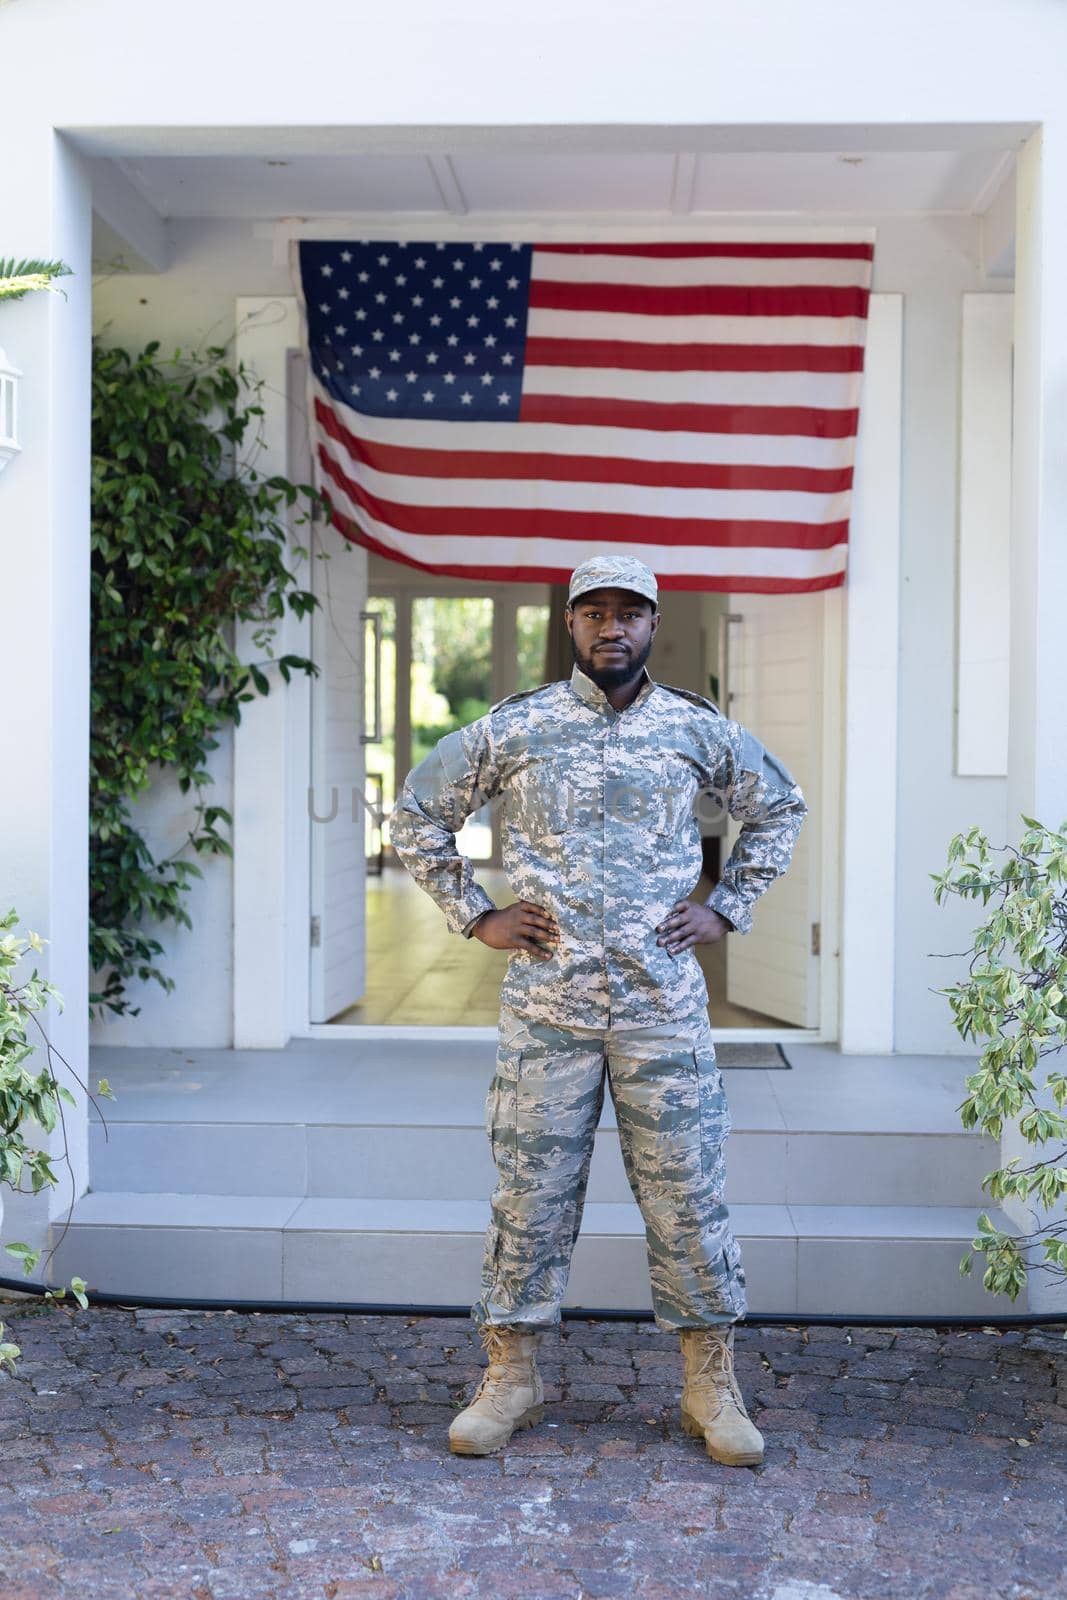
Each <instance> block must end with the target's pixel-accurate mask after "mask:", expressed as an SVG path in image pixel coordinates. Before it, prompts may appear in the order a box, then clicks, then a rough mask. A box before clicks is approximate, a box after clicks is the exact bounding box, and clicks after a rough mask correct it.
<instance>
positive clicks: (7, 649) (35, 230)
mask: <svg viewBox="0 0 1067 1600" xmlns="http://www.w3.org/2000/svg"><path fill="white" fill-rule="evenodd" d="M17 143H18V154H17V159H16V158H15V155H14V153H12V155H11V158H10V159H9V160H7V161H6V162H5V163H4V173H3V179H2V197H0V214H2V215H3V219H4V253H5V254H7V255H12V256H15V257H16V258H19V259H21V258H36V259H41V260H51V259H61V260H63V261H65V262H66V263H67V265H68V266H70V267H71V268H72V269H73V276H71V277H64V278H60V279H58V280H57V282H58V285H59V287H60V288H62V289H63V290H64V294H65V297H64V295H59V294H51V293H49V292H47V291H45V290H42V291H40V292H35V293H33V294H29V295H26V296H25V297H24V298H23V299H22V300H14V301H5V302H4V304H3V307H2V310H0V324H2V343H3V345H4V348H5V350H6V351H7V353H8V355H9V356H10V358H11V360H12V361H13V363H14V364H15V366H17V367H20V368H21V369H22V372H23V374H24V376H23V378H22V381H21V395H20V400H21V403H20V407H19V409H20V413H21V423H20V434H21V441H22V451H21V454H19V455H17V456H15V458H14V459H13V460H12V461H11V462H10V463H9V464H8V466H7V467H6V468H5V470H4V472H3V473H2V474H0V671H2V672H3V678H4V686H5V693H4V762H3V767H4V773H3V781H2V782H0V903H2V905H3V909H4V910H5V911H6V910H7V909H8V908H9V907H10V906H15V907H16V908H17V910H18V911H19V913H20V916H21V919H22V928H21V929H20V930H19V931H20V932H25V930H26V929H28V928H33V929H34V930H36V932H38V933H39V934H40V935H41V937H42V938H45V939H48V940H49V941H50V942H49V944H48V945H47V946H46V949H45V953H44V956H43V957H39V958H37V966H38V967H39V969H40V970H41V971H42V972H43V974H44V975H45V976H47V977H49V978H50V979H51V980H52V982H53V983H55V984H56V985H57V986H58V987H59V989H60V990H61V991H62V994H63V997H64V1000H65V1002H66V1007H65V1010H64V1011H63V1013H62V1014H58V1013H57V1012H56V1011H55V1010H54V1008H50V1010H49V1012H48V1014H47V1016H46V1018H45V1019H44V1020H45V1023H46V1026H47V1029H48V1032H49V1034H50V1036H51V1038H52V1040H53V1042H54V1044H55V1045H56V1046H57V1048H58V1049H60V1050H61V1051H62V1053H63V1055H64V1056H66V1058H67V1059H68V1060H69V1061H70V1063H71V1065H72V1066H73V1067H74V1069H75V1070H76V1071H77V1072H78V1074H79V1076H80V1077H81V1078H82V1079H83V1080H84V1081H86V1082H87V1083H88V1084H89V1086H90V1088H95V1080H94V1079H93V1078H92V1077H91V1076H90V1074H89V1067H88V1019H87V1009H88V955H87V939H88V896H87V882H88V880H87V854H88V822H87V799H86V790H87V770H88V750H89V745H88V738H89V433H90V414H91V394H90V380H91V309H92V294H91V280H90V262H91V238H92V209H91V208H92V201H91V192H90V185H89V178H88V173H87V170H86V168H85V166H84V163H83V161H82V158H81V157H80V156H79V155H78V154H77V153H76V152H75V151H74V150H73V149H72V147H71V146H69V145H68V144H67V143H66V142H65V141H64V140H63V139H62V138H60V137H58V136H57V135H56V134H55V132H54V130H53V129H52V128H51V127H50V126H48V125H36V126H35V125H32V124H31V125H30V126H26V125H25V124H20V126H19V130H18V141H17ZM55 1070H56V1075H57V1077H58V1078H59V1081H60V1082H61V1083H64V1084H66V1086H67V1087H68V1088H69V1089H70V1090H71V1092H72V1093H73V1094H74V1095H75V1096H76V1098H77V1101H78V1105H77V1109H74V1108H72V1107H71V1106H69V1105H67V1104H65V1103H64V1106H63V1116H64V1120H65V1123H66V1133H67V1140H68V1144H69V1149H70V1157H71V1162H72V1165H73V1184H74V1187H73V1190H72V1187H71V1173H70V1170H69V1169H67V1168H65V1167H62V1166H60V1165H59V1164H58V1162H57V1161H55V1160H53V1163H52V1165H53V1167H54V1168H55V1170H56V1172H57V1174H58V1176H59V1183H58V1185H57V1186H56V1187H55V1188H46V1189H45V1190H43V1191H42V1192H41V1194H40V1195H38V1196H35V1197H33V1198H32V1199H28V1200H22V1199H19V1198H16V1197H14V1196H13V1195H12V1194H11V1191H10V1190H7V1191H5V1196H4V1198H5V1202H6V1209H7V1216H6V1218H5V1222H4V1229H3V1238H4V1240H5V1242H6V1241H10V1240H12V1239H20V1240H23V1241H25V1242H26V1243H27V1244H30V1245H33V1246H35V1247H36V1246H39V1245H40V1244H42V1243H43V1242H44V1230H45V1228H46V1226H47V1221H48V1218H49V1216H52V1217H59V1216H62V1215H64V1214H65V1213H66V1210H67V1207H68V1206H69V1204H70V1202H71V1199H72V1198H73V1197H74V1195H76V1194H80V1193H81V1192H82V1191H83V1190H84V1188H85V1185H86V1180H87V1144H88V1116H87V1104H86V1101H85V1097H84V1095H83V1093H82V1091H81V1090H79V1089H78V1087H77V1084H76V1082H75V1081H74V1079H73V1078H72V1077H71V1076H70V1074H69V1073H67V1072H66V1070H65V1069H64V1068H63V1067H61V1066H60V1065H59V1064H58V1063H56V1066H55ZM104 1105H105V1114H106V1102H105V1103H104ZM62 1147H63V1146H62V1135H61V1132H60V1129H59V1128H57V1129H56V1131H55V1133H54V1134H53V1135H52V1136H51V1138H50V1140H49V1148H50V1150H51V1152H52V1153H53V1155H58V1154H59V1153H60V1152H61V1151H62ZM0 1273H3V1274H4V1275H7V1276H11V1277H15V1276H17V1275H18V1273H17V1270H16V1265H15V1263H14V1261H13V1258H12V1257H10V1256H7V1255H2V1256H0Z"/></svg>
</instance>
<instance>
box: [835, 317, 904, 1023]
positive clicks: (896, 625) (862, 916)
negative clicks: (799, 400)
mask: <svg viewBox="0 0 1067 1600" xmlns="http://www.w3.org/2000/svg"><path fill="white" fill-rule="evenodd" d="M903 325H904V321H903V297H902V296H901V295H898V294H872V296H871V303H870V316H869V319H868V326H867V358H866V370H865V373H864V380H863V394H862V397H861V400H860V428H859V438H858V440H857V448H856V491H855V497H854V500H853V506H852V525H851V528H850V530H849V555H848V573H847V576H846V578H845V607H846V639H845V662H844V666H845V714H844V728H843V744H844V757H843V761H844V775H843V784H842V801H843V822H842V829H841V939H840V947H841V973H840V984H841V987H840V1008H841V1012H840V1032H839V1035H838V1037H839V1039H840V1044H841V1049H842V1050H843V1051H846V1052H848V1053H850V1054H851V1053H856V1054H859V1053H862V1052H867V1053H875V1054H878V1053H888V1052H890V1051H891V1050H892V1049H893V1007H894V960H895V954H894V952H895V942H896V865H895V851H894V848H893V845H894V841H895V840H896V838H897V697H898V690H899V673H900V484H901V456H900V450H901V373H902V361H903V347H902V338H903ZM824 948H825V949H826V950H827V954H828V956H829V955H830V953H831V951H830V947H829V946H825V947H824ZM825 1023H826V1018H825V1017H824V1018H823V1025H824V1026H825Z"/></svg>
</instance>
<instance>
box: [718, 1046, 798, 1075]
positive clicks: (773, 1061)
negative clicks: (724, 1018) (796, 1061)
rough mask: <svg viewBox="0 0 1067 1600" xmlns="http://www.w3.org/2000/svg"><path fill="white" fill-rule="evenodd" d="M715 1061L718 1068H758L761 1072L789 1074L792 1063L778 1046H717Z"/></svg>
mask: <svg viewBox="0 0 1067 1600" xmlns="http://www.w3.org/2000/svg"><path fill="white" fill-rule="evenodd" d="M715 1060H716V1062H717V1063H718V1065H719V1066H720V1067H723V1068H725V1069H727V1070H732V1069H733V1068H736V1067H758V1068H759V1069H760V1071H762V1072H791V1071H792V1070H793V1063H792V1062H791V1061H790V1060H789V1058H788V1056H787V1055H786V1053H785V1051H784V1050H783V1049H782V1047H781V1045H780V1044H717V1045H716V1046H715Z"/></svg>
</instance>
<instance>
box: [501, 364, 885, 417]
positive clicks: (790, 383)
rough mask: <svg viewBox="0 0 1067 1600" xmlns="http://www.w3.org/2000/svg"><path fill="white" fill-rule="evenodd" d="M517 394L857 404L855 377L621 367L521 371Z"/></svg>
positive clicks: (657, 400) (711, 402)
mask: <svg viewBox="0 0 1067 1600" xmlns="http://www.w3.org/2000/svg"><path fill="white" fill-rule="evenodd" d="M522 391H523V394H524V395H525V394H552V395H567V396H570V397H576V398H578V397H580V398H581V399H584V400H595V399H599V400H643V401H648V402H652V403H654V404H657V405H693V406H773V407H780V406H804V407H807V406H814V407H816V408H823V407H825V408H827V409H832V410H835V411H836V410H844V409H847V408H849V407H852V406H855V405H856V404H857V403H858V401H859V392H860V374H859V373H858V372H635V371H632V370H631V369H629V368H625V367H527V368H526V370H525V371H524V373H523V375H522Z"/></svg>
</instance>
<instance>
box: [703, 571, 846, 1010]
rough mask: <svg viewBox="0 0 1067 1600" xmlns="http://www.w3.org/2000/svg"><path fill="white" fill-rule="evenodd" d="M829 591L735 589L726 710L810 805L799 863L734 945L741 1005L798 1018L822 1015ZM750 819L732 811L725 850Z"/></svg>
mask: <svg viewBox="0 0 1067 1600" xmlns="http://www.w3.org/2000/svg"><path fill="white" fill-rule="evenodd" d="M824 604H825V601H824V596H823V595H822V594H821V593H815V594H792V595H759V594H737V595H731V596H730V606H729V611H730V616H731V619H732V620H730V621H729V623H728V624H727V626H726V629H725V634H724V640H725V644H726V648H725V649H724V655H725V656H726V660H725V661H722V662H720V681H721V682H722V683H723V685H724V687H725V690H726V703H725V704H724V705H723V708H722V709H723V710H724V711H725V712H726V714H727V716H729V717H731V718H732V719H733V720H734V721H735V722H740V723H743V724H744V726H745V727H746V728H748V729H749V731H750V732H751V733H753V734H754V735H755V737H756V738H757V739H759V740H761V742H762V743H763V744H764V745H765V746H766V748H767V749H768V750H769V751H771V753H772V754H773V755H775V756H777V757H778V758H779V760H780V761H783V762H784V763H785V765H786V766H787V767H788V768H789V771H790V772H791V773H792V774H793V777H794V778H795V779H796V780H797V782H798V783H799V784H800V787H801V788H802V789H803V791H804V798H805V799H806V800H807V802H808V806H809V808H810V813H809V816H808V817H807V818H806V819H805V823H804V826H803V827H802V828H801V830H800V835H799V837H798V839H797V843H796V848H795V850H794V853H793V860H792V864H791V865H790V867H789V870H788V872H786V873H785V874H784V875H783V876H782V877H781V878H779V879H777V881H776V882H774V883H773V884H772V885H771V887H770V888H769V889H768V890H767V892H766V894H764V895H763V896H762V897H761V899H760V901H759V903H758V905H757V907H756V909H755V912H754V915H753V925H752V929H751V931H750V932H749V933H747V934H745V935H743V936H740V935H734V936H733V937H731V938H729V939H728V940H727V945H726V995H727V999H728V1000H729V1001H730V1002H731V1004H733V1005H738V1006H745V1007H747V1008H748V1009H749V1010H752V1011H758V1012H762V1013H763V1014H764V1015H765V1016H769V1017H773V1018H775V1019H776V1020H779V1021H782V1022H788V1023H791V1024H793V1025H794V1026H796V1027H801V1028H815V1027H817V1026H818V1025H819V944H820V938H819V920H820V919H819V904H818V896H819V884H820V863H819V827H818V822H817V819H818V817H819V816H820V803H819V802H820V796H819V793H818V787H819V780H820V777H821V764H822V731H821V714H822V682H823V609H824ZM740 828H741V824H740V823H739V822H736V821H734V820H733V819H732V818H731V819H730V822H729V828H728V831H727V835H726V838H725V839H724V840H723V860H725V859H726V856H727V854H728V853H729V851H730V849H731V848H732V847H733V843H734V841H735V839H736V838H737V835H738V833H739V831H740Z"/></svg>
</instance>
